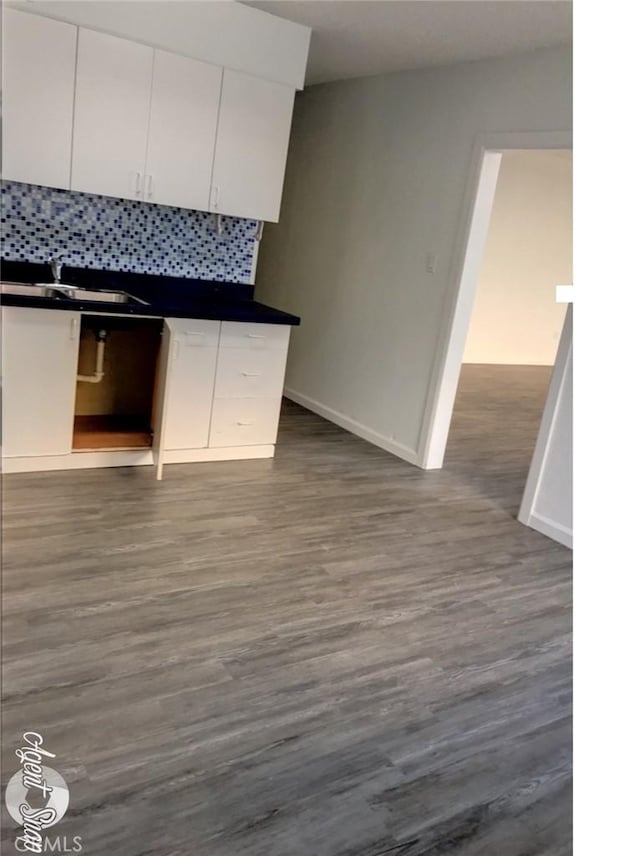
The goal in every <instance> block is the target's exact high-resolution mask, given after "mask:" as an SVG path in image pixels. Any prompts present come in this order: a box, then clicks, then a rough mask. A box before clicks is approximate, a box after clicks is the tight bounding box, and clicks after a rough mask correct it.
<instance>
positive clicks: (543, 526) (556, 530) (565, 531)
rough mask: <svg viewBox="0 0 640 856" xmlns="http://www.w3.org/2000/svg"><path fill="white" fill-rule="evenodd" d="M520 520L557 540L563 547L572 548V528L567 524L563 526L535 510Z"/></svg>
mask: <svg viewBox="0 0 640 856" xmlns="http://www.w3.org/2000/svg"><path fill="white" fill-rule="evenodd" d="M519 519H520V518H519ZM520 522H521V523H524V524H525V526H530V527H531V528H532V529H536V530H537V531H538V532H541V533H542V534H543V535H546V536H547V538H553V540H554V541H558V542H559V543H560V544H563V545H564V546H565V547H569V548H570V549H573V530H572V529H569V528H568V527H567V526H563V525H562V523H558V522H557V521H555V520H550V519H549V518H548V517H545V516H544V515H542V514H537V513H536V512H535V511H532V512H531V514H530V515H529V518H528V519H527V520H520Z"/></svg>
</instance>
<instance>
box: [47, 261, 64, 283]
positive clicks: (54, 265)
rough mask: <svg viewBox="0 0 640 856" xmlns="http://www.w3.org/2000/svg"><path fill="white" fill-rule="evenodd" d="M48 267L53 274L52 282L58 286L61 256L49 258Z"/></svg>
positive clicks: (60, 274) (60, 273) (60, 275)
mask: <svg viewBox="0 0 640 856" xmlns="http://www.w3.org/2000/svg"><path fill="white" fill-rule="evenodd" d="M49 267H50V268H51V273H52V274H53V281H54V282H55V284H56V285H60V278H61V277H62V256H49Z"/></svg>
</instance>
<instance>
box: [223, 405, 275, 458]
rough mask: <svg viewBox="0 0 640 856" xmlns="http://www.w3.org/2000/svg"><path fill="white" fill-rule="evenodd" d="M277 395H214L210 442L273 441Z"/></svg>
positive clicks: (252, 443) (259, 443) (249, 443)
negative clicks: (231, 396) (228, 396)
mask: <svg viewBox="0 0 640 856" xmlns="http://www.w3.org/2000/svg"><path fill="white" fill-rule="evenodd" d="M280 404H281V399H279V398H274V399H269V398H260V399H251V398H235V399H234V398H231V399H229V398H216V399H214V402H213V410H212V413H211V433H210V435H209V445H210V446H214V447H215V446H262V445H272V444H273V443H275V442H276V437H277V434H278V421H279V419H280Z"/></svg>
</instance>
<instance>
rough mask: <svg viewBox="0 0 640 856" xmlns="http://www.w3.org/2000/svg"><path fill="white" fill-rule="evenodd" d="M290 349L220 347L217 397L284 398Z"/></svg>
mask: <svg viewBox="0 0 640 856" xmlns="http://www.w3.org/2000/svg"><path fill="white" fill-rule="evenodd" d="M286 365H287V352H286V350H284V351H283V350H264V351H259V350H258V351H256V350H253V349H251V348H249V349H247V348H220V353H219V355H218V371H217V373H216V390H215V396H216V398H280V397H281V396H282V387H283V386H284V371H285V368H286Z"/></svg>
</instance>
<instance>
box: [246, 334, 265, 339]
mask: <svg viewBox="0 0 640 856" xmlns="http://www.w3.org/2000/svg"><path fill="white" fill-rule="evenodd" d="M266 338H267V337H266V336H261V335H260V334H259V333H247V339H266Z"/></svg>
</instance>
